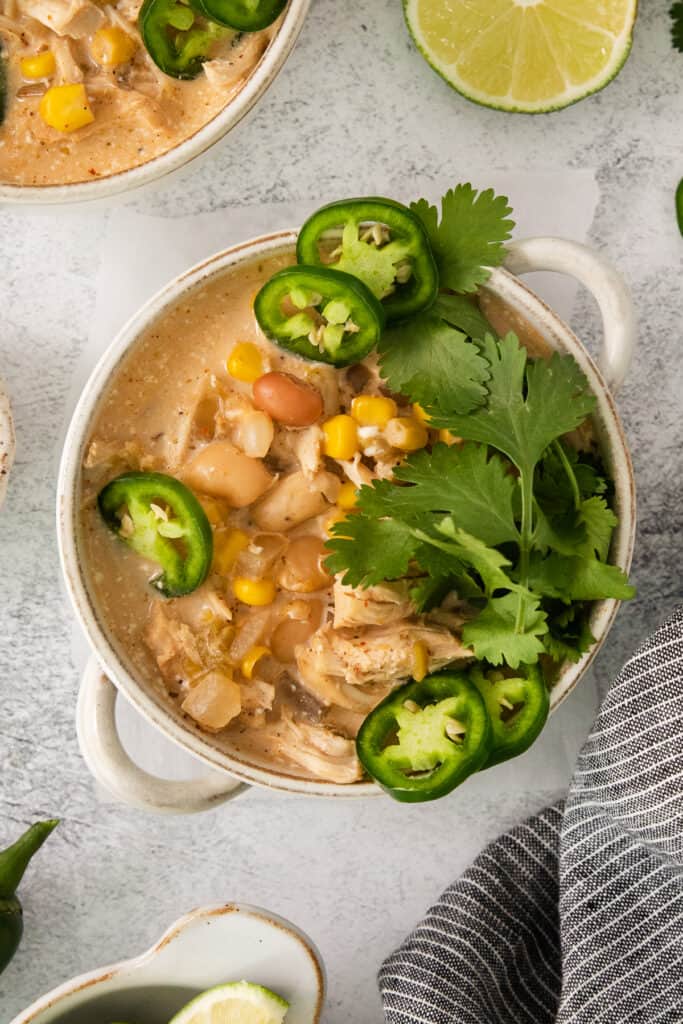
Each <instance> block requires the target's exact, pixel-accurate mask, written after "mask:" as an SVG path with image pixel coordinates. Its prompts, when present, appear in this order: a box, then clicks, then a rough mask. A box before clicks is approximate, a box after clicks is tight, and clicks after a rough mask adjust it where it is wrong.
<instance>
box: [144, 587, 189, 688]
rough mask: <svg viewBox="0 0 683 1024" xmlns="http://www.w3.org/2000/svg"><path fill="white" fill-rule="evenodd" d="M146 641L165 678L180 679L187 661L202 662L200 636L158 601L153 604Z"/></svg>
mask: <svg viewBox="0 0 683 1024" xmlns="http://www.w3.org/2000/svg"><path fill="white" fill-rule="evenodd" d="M144 640H145V643H146V644H147V646H148V648H149V649H150V651H151V652H152V654H153V655H154V657H155V658H156V661H157V665H158V666H159V671H160V672H161V674H162V676H163V677H164V679H178V678H180V677H183V676H184V675H186V671H185V669H186V662H190V663H191V664H192V665H196V666H198V667H201V665H202V659H201V655H200V653H199V647H198V644H197V638H196V636H195V635H194V633H193V632H192V630H191V629H190V627H189V626H188V625H186V624H185V623H184V622H179V621H178V620H177V619H173V618H171V617H170V616H169V615H167V614H166V612H165V610H164V608H163V606H162V604H161V603H160V602H159V601H154V602H153V604H152V607H151V610H150V614H149V619H148V620H147V625H146V627H145V632H144Z"/></svg>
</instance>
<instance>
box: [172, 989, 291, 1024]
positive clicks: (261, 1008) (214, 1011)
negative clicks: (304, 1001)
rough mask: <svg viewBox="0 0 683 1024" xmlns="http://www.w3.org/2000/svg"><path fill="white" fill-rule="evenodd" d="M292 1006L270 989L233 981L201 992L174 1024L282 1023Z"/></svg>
mask: <svg viewBox="0 0 683 1024" xmlns="http://www.w3.org/2000/svg"><path fill="white" fill-rule="evenodd" d="M288 1009H289V1003H288V1002H287V1001H286V1000H285V999H282V998H281V997H280V996H278V995H276V994H275V993H274V992H271V991H270V989H267V988H263V987H262V986H261V985H252V984H251V982H249V981H234V982H232V983H231V984H229V985H218V986H217V987H216V988H210V989H209V990H208V992H202V994H201V995H200V996H197V997H196V998H195V999H193V1000H192V1002H190V1003H188V1004H187V1006H185V1007H183V1009H182V1010H181V1011H180V1012H179V1013H176V1015H175V1017H174V1018H173V1020H172V1021H171V1024H282V1021H283V1020H284V1019H285V1015H286V1013H287V1010H288Z"/></svg>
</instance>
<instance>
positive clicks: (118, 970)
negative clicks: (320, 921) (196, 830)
mask: <svg viewBox="0 0 683 1024" xmlns="http://www.w3.org/2000/svg"><path fill="white" fill-rule="evenodd" d="M229 981H251V982H254V983H256V984H259V985H265V986H266V988H269V989H271V990H272V991H273V992H277V993H278V995H281V996H282V997H283V998H284V999H286V1000H287V1001H288V1002H289V1004H290V1008H289V1011H288V1013H287V1024H319V1021H320V1018H321V1013H322V1008H323V1003H324V1001H325V971H324V967H323V963H322V960H321V958H320V954H319V953H318V951H317V949H316V948H315V946H314V945H313V943H312V942H311V940H310V939H309V938H308V937H307V936H306V935H304V934H303V932H300V931H299V930H298V928H295V926H294V925H293V924H290V923H289V921H285V920H283V919H282V918H280V917H276V916H275V915H274V914H271V913H269V912H268V911H266V910H260V909H259V908H258V907H249V906H245V905H240V904H229V905H227V906H222V907H206V908H203V909H201V910H195V911H193V912H192V913H191V914H188V915H187V916H186V917H183V918H181V919H180V920H179V921H176V922H175V924H172V925H171V927H170V928H169V929H168V931H167V932H166V933H165V934H164V935H162V937H161V939H159V941H158V942H157V944H156V945H155V946H153V948H152V949H150V950H148V952H146V953H143V954H142V956H139V957H136V958H135V959H133V960H125V961H123V962H122V963H119V964H113V965H112V966H110V967H101V968H99V970H95V971H92V972H91V973H89V974H82V975H80V976H79V977H78V978H72V980H71V981H67V982H65V983H64V984H63V985H60V986H59V987H58V988H56V989H53V991H52V992H48V993H47V995H44V996H42V997H41V998H40V999H38V1000H36V1002H35V1003H32V1004H31V1006H29V1007H28V1009H26V1010H24V1012H23V1013H20V1014H19V1016H18V1017H15V1018H14V1020H13V1021H11V1022H10V1024H53V1022H55V1024H56V1022H59V1024H96V1022H97V1024H100V1022H102V1024H104V1022H105V1021H115V1020H121V1021H136V1022H137V1024H168V1021H169V1020H170V1019H171V1017H172V1016H173V1015H174V1014H175V1013H177V1011H178V1010H180V1009H181V1008H182V1007H183V1006H184V1005H185V1004H186V1003H187V1002H189V1001H190V999H192V998H193V996H195V995H198V994H199V993H200V992H203V991H204V990H205V989H208V988H212V987H213V986H214V985H221V984H224V983H225V982H229Z"/></svg>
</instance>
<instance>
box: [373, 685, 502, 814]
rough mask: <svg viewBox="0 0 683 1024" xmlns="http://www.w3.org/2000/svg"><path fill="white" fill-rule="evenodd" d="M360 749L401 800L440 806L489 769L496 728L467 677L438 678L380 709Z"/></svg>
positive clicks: (407, 689)
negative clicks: (432, 802) (439, 801)
mask: <svg viewBox="0 0 683 1024" xmlns="http://www.w3.org/2000/svg"><path fill="white" fill-rule="evenodd" d="M356 749H357V752H358V757H359V759H360V761H361V764H362V765H363V767H364V768H365V770H366V771H367V772H368V774H369V775H371V776H372V777H373V779H375V781H376V782H378V783H379V784H380V786H382V787H383V788H384V789H385V790H386V791H387V793H389V795H390V796H393V797H394V798H395V799H396V800H401V801H404V802H406V803H417V802H419V801H423V800H436V799H437V798H438V797H441V796H445V795H446V794H447V793H450V792H451V790H453V789H455V787H456V786H459V785H460V783H461V782H464V781H465V779H466V778H467V777H468V776H469V775H471V774H472V773H473V772H476V771H478V770H479V769H480V768H481V767H482V766H483V765H484V764H486V762H487V760H488V757H489V754H490V750H491V724H490V722H489V716H488V714H487V711H486V707H485V705H484V701H483V699H482V697H481V695H480V693H479V691H478V690H477V688H476V686H474V684H473V683H472V682H470V680H469V678H468V676H467V674H466V673H464V672H449V671H445V672H438V673H436V674H435V675H431V676H427V677H426V678H425V679H423V680H422V681H421V682H415V681H413V682H410V683H408V684H407V685H406V686H401V687H400V688H399V689H398V690H394V692H393V693H391V694H389V696H388V697H386V698H385V700H383V701H382V702H381V703H380V704H378V705H377V707H376V708H375V710H374V711H372V712H371V713H370V715H368V717H367V718H366V719H365V721H364V722H363V724H362V726H361V728H360V732H359V733H358V738H357V740H356Z"/></svg>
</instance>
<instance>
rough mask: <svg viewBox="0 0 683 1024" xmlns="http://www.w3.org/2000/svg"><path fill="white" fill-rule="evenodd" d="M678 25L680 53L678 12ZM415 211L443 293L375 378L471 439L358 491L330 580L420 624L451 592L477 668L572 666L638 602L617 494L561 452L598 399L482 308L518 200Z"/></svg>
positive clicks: (383, 342)
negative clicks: (396, 586)
mask: <svg viewBox="0 0 683 1024" xmlns="http://www.w3.org/2000/svg"><path fill="white" fill-rule="evenodd" d="M672 17H674V18H675V19H678V20H679V21H680V27H681V32H682V35H681V43H682V45H683V0H680V2H678V3H676V4H675V5H674V7H673V8H672ZM410 209H411V211H412V213H413V214H414V215H415V216H417V217H418V218H419V220H420V221H421V223H422V225H423V226H424V228H425V231H426V235H427V237H428V239H429V244H430V245H431V248H432V250H433V254H434V257H435V260H436V264H437V267H438V271H439V294H438V297H437V298H436V300H435V301H432V302H431V303H430V305H428V307H427V308H422V310H421V311H420V312H419V313H417V314H415V315H413V316H411V317H409V318H407V319H404V320H403V321H402V322H399V323H396V322H394V323H393V324H392V325H391V326H390V327H389V328H387V329H385V330H384V331H383V333H382V335H381V338H380V341H379V344H378V356H379V370H380V374H381V376H382V377H383V378H384V381H385V383H386V385H387V387H388V388H389V389H390V390H391V391H393V392H395V393H397V394H401V395H403V396H405V397H406V398H407V399H409V400H410V401H411V402H414V403H419V404H420V405H421V406H422V408H423V410H424V411H425V414H426V416H428V417H429V424H430V427H432V428H437V429H444V430H447V431H448V432H449V433H450V434H451V435H455V436H457V437H458V438H460V439H461V440H460V442H459V443H458V444H457V445H454V446H452V447H449V446H447V445H445V444H435V445H433V446H432V447H431V448H426V449H425V450H423V451H420V452H417V453H414V454H412V455H410V456H409V457H407V459H406V460H405V461H404V463H403V464H402V465H401V466H399V467H398V468H397V469H396V471H395V475H394V478H393V479H392V480H376V481H374V482H373V483H372V485H371V486H366V487H363V488H361V490H360V492H359V497H358V502H357V507H356V509H355V510H354V512H353V514H350V515H349V516H347V517H346V518H345V519H344V520H343V521H341V522H338V523H337V524H335V526H334V527H333V528H332V536H331V538H330V541H329V542H328V548H329V550H330V554H329V556H328V558H327V560H326V564H327V568H328V569H329V570H330V572H333V573H335V574H340V575H341V577H342V579H343V581H344V583H346V584H348V585H351V586H354V587H357V586H360V587H370V586H373V585H375V584H378V583H382V582H384V581H390V580H398V579H408V580H410V586H411V590H410V594H411V599H412V602H413V605H414V607H415V609H416V611H417V612H423V611H425V610H428V609H430V608H432V607H434V606H436V605H439V604H441V602H442V601H443V600H444V598H445V596H446V595H447V594H448V593H449V592H451V591H456V592H457V594H458V595H459V597H460V598H462V599H464V600H466V601H467V602H468V604H469V607H470V609H471V616H470V619H469V621H467V622H466V624H465V625H464V627H463V631H462V637H463V641H464V643H465V644H467V645H469V646H470V647H471V648H472V650H473V652H474V655H475V656H476V657H477V658H478V659H480V660H482V661H487V662H489V663H491V664H493V665H500V664H506V665H508V666H510V667H511V668H513V669H514V668H517V667H518V666H519V665H521V664H533V663H534V662H536V661H538V659H539V657H541V655H543V654H546V655H548V656H549V657H550V658H551V659H553V660H555V661H560V660H565V659H566V658H570V659H573V660H577V659H578V658H580V657H581V654H582V653H584V651H586V650H587V649H588V648H589V646H590V644H591V643H592V642H593V638H592V636H591V634H590V629H589V627H588V624H587V609H588V607H589V604H590V602H592V601H595V600H600V599H602V598H617V599H624V600H625V599H628V598H630V597H632V596H633V594H634V590H633V588H632V587H631V586H630V585H629V583H628V580H627V579H626V577H625V575H624V574H623V572H622V571H621V570H620V569H619V568H617V567H615V566H613V565H610V564H609V563H608V561H607V558H608V552H609V548H610V542H611V538H612V534H613V531H614V529H615V527H616V525H617V519H616V516H615V515H614V512H613V511H612V509H611V508H610V505H609V500H608V499H609V493H608V492H609V488H608V484H607V481H606V480H605V479H604V477H603V475H602V471H601V468H600V466H599V463H597V462H596V460H595V458H593V457H592V456H590V455H586V454H584V453H582V454H579V453H578V452H577V451H576V450H575V449H574V448H573V447H572V446H571V445H569V444H568V443H567V441H566V436H567V435H569V434H571V433H572V432H573V431H576V430H577V428H580V427H581V426H582V424H583V423H584V422H585V421H586V419H587V418H588V417H589V416H590V415H591V413H592V412H593V411H594V408H595V396H594V395H593V394H592V392H591V391H590V388H589V386H588V383H587V381H586V379H585V377H584V375H583V373H582V372H581V370H580V368H579V366H578V365H577V363H576V362H575V360H574V359H573V358H572V357H571V356H568V355H560V354H559V353H555V354H554V355H552V356H551V357H550V358H549V359H538V360H531V359H530V358H529V355H528V353H527V350H526V348H524V347H523V346H522V345H521V344H520V342H519V340H518V339H517V337H516V336H515V335H514V334H508V335H507V336H506V337H504V338H498V337H497V336H496V335H495V334H494V332H493V331H492V328H491V325H490V324H489V322H488V320H487V319H486V317H485V316H484V314H483V313H482V311H481V309H480V308H479V305H478V304H477V302H476V298H475V295H474V293H475V292H476V291H477V289H478V288H479V287H480V286H481V285H482V284H484V283H485V282H486V280H487V279H488V278H489V277H490V275H491V271H492V268H494V267H496V266H498V265H500V264H501V263H502V262H503V260H504V258H505V252H506V249H505V243H506V241H507V240H508V239H509V237H510V234H511V231H512V228H513V227H514V222H513V221H512V220H511V218H510V214H511V212H512V211H511V209H510V206H509V204H508V200H507V198H506V197H505V196H496V195H495V194H494V192H493V190H492V189H488V190H486V191H481V192H479V191H477V190H476V189H474V188H473V187H472V185H469V184H462V185H457V186H456V187H455V188H452V189H450V190H449V191H448V192H447V193H446V194H445V195H444V197H443V199H442V200H441V208H440V211H439V210H437V208H436V207H434V206H432V205H430V204H429V203H428V202H427V201H426V200H424V199H421V200H418V201H417V202H415V203H413V204H411V207H410ZM346 241H347V242H348V243H349V245H351V243H352V242H354V239H353V238H348V239H347V240H346ZM392 244H393V243H389V244H387V245H385V246H384V247H383V248H381V247H380V248H378V249H377V250H376V251H375V250H373V252H372V259H373V260H374V261H375V263H373V267H375V269H376V270H377V272H378V273H379V270H378V269H377V268H379V269H382V267H383V268H384V270H385V271H386V272H387V274H388V273H389V271H391V273H392V274H393V269H392V268H394V262H395V260H396V259H399V258H400V256H401V253H400V252H399V251H398V250H396V252H394V250H393V249H392V248H391V246H392ZM347 248H348V246H347ZM365 248H366V249H367V246H366V247H365ZM380 264H381V267H380ZM385 264H387V266H384V265H385ZM346 269H347V270H350V269H351V268H350V267H347V268H346ZM394 269H395V268H394ZM369 270H370V268H369V267H365V272H366V276H367V275H369ZM392 279H393V278H392ZM375 284H376V285H377V290H378V291H379V292H380V293H381V292H382V288H380V287H379V284H381V282H379V280H378V281H376V282H375ZM432 436H433V435H432Z"/></svg>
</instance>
